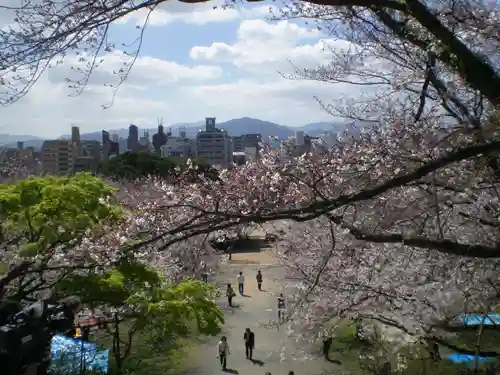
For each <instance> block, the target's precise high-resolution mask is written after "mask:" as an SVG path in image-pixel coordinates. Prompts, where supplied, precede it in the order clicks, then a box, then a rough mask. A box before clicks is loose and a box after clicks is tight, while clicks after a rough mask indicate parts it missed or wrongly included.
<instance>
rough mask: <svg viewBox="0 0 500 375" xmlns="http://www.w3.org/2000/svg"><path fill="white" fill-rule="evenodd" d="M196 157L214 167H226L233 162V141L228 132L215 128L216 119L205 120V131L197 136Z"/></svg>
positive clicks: (208, 118) (201, 131)
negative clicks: (205, 160)
mask: <svg viewBox="0 0 500 375" xmlns="http://www.w3.org/2000/svg"><path fill="white" fill-rule="evenodd" d="M196 156H198V157H200V158H204V159H207V160H209V162H210V163H211V164H212V165H220V166H225V165H228V164H231V163H232V162H233V141H232V138H231V137H230V136H229V134H228V133H227V131H226V130H224V129H217V128H216V127H215V117H207V118H206V119H205V130H200V131H199V132H198V134H197V135H196Z"/></svg>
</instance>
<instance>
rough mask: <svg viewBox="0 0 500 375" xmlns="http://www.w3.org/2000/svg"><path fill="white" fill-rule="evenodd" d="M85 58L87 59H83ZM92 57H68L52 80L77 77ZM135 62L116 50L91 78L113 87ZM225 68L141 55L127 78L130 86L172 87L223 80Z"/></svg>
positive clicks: (105, 58)
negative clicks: (220, 78) (76, 74)
mask: <svg viewBox="0 0 500 375" xmlns="http://www.w3.org/2000/svg"><path fill="white" fill-rule="evenodd" d="M82 59H83V60H82ZM91 59H92V56H85V55H83V56H82V55H79V56H74V57H67V58H66V59H65V63H64V64H63V65H59V66H58V67H56V68H52V69H49V70H48V77H49V80H50V81H52V82H54V83H58V82H65V80H66V78H68V77H71V78H73V79H74V78H77V77H78V76H75V71H77V70H78V69H84V68H85V66H87V65H88V63H89V62H90V61H91ZM131 63H132V58H131V57H130V56H126V55H124V54H123V52H121V51H114V52H113V53H108V54H106V55H105V56H103V57H102V64H101V65H99V66H98V67H97V68H96V69H95V70H94V72H93V74H92V76H91V80H90V83H91V84H97V85H104V84H112V83H115V82H116V81H117V80H119V75H120V74H123V72H124V71H126V70H127V69H128V66H129V65H130V64H131ZM222 74H223V71H222V68H221V67H220V66H217V65H194V66H185V65H181V64H178V63H176V62H174V61H165V60H161V59H158V58H155V57H151V56H139V57H138V58H137V60H136V61H135V63H134V67H133V69H132V70H131V71H130V74H129V76H128V77H127V84H128V85H129V86H134V87H137V88H138V87H152V86H160V87H169V86H171V85H172V84H177V83H179V82H181V83H186V82H197V81H198V82H199V81H204V80H210V79H215V78H219V77H221V76H222Z"/></svg>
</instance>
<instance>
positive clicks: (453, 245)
mask: <svg viewBox="0 0 500 375" xmlns="http://www.w3.org/2000/svg"><path fill="white" fill-rule="evenodd" d="M327 217H328V218H329V219H330V220H332V221H333V222H334V223H336V224H338V225H340V226H341V227H342V228H345V229H348V230H349V233H350V234H351V235H353V236H354V237H355V238H356V239H358V240H363V241H368V242H373V243H398V244H403V245H407V246H413V247H418V248H422V249H431V250H437V251H440V252H443V253H447V254H453V255H460V256H463V257H472V258H498V257H500V245H499V246H495V247H491V246H483V245H472V244H462V243H458V242H455V241H451V240H446V239H436V240H432V239H429V238H427V237H416V236H415V237H409V236H408V237H407V236H404V235H403V234H397V233H392V234H376V233H370V232H366V231H363V230H361V229H359V228H356V227H354V226H352V225H350V224H347V223H346V222H344V221H343V220H342V218H341V217H338V216H333V215H328V214H327Z"/></svg>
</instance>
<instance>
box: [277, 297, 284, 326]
mask: <svg viewBox="0 0 500 375" xmlns="http://www.w3.org/2000/svg"><path fill="white" fill-rule="evenodd" d="M284 319H285V297H284V296H283V293H280V295H279V296H278V323H281V322H282V321H283V320H284Z"/></svg>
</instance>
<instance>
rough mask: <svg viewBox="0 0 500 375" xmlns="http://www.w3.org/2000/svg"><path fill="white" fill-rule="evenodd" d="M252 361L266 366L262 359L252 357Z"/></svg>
mask: <svg viewBox="0 0 500 375" xmlns="http://www.w3.org/2000/svg"><path fill="white" fill-rule="evenodd" d="M250 361H252V363H253V364H254V365H258V366H264V365H265V362H263V361H261V360H260V359H251V360H250Z"/></svg>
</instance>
